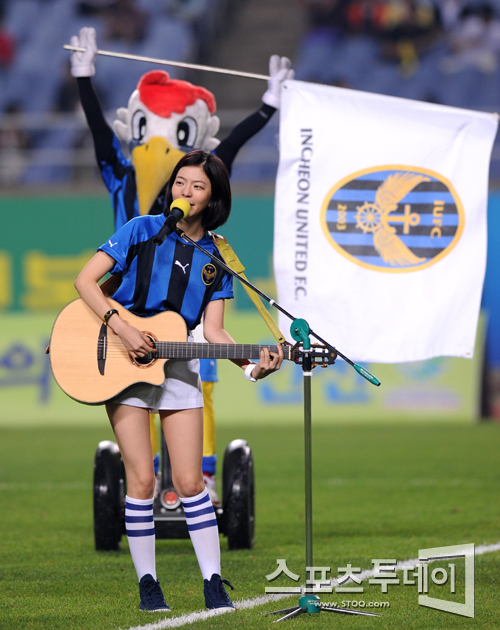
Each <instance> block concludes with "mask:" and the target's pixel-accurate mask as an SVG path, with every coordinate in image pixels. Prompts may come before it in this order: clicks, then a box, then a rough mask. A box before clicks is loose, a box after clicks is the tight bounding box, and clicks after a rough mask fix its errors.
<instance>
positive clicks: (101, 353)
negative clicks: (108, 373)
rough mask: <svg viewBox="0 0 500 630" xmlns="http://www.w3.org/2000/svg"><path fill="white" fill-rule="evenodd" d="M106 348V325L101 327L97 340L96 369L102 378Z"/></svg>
mask: <svg viewBox="0 0 500 630" xmlns="http://www.w3.org/2000/svg"><path fill="white" fill-rule="evenodd" d="M107 348H108V327H107V326H106V324H103V325H102V326H101V329H100V330H99V337H98V340H97V368H98V370H99V374H100V375H101V376H104V367H105V365H106V351H107Z"/></svg>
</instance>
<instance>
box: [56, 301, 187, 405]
mask: <svg viewBox="0 0 500 630" xmlns="http://www.w3.org/2000/svg"><path fill="white" fill-rule="evenodd" d="M109 303H110V308H116V309H117V311H118V312H119V314H120V317H121V318H122V319H123V320H125V321H126V322H127V323H128V324H130V325H132V326H135V328H137V329H139V330H141V331H142V332H144V333H146V334H148V335H150V336H151V337H152V339H153V340H154V341H156V340H160V339H169V340H171V341H181V342H186V341H187V327H186V323H185V322H184V320H183V319H182V317H181V316H180V315H179V314H178V313H173V312H165V313H159V314H158V315H154V316H153V317H148V318H144V317H137V316H135V315H133V314H132V313H130V312H129V311H127V309H125V308H123V306H121V305H120V304H118V303H117V302H115V301H114V300H109ZM102 327H103V323H102V320H101V319H99V317H97V315H96V314H95V313H94V311H93V310H92V309H91V308H89V307H88V306H87V304H86V303H85V302H84V301H83V300H81V299H77V300H74V301H73V302H70V304H68V305H67V306H66V307H65V308H64V309H63V310H62V311H61V312H60V313H59V315H58V316H57V319H56V321H55V322H54V326H53V328H52V334H51V338H50V364H51V368H52V372H53V374H54V378H55V380H56V382H57V384H58V385H59V387H60V388H61V389H62V390H63V391H64V392H65V393H66V394H67V395H68V396H70V397H71V398H74V399H75V400H77V401H78V402H82V403H87V404H91V405H92V404H93V405H98V404H103V403H105V402H106V401H108V400H110V399H112V398H114V397H115V396H117V395H118V394H120V393H121V392H122V391H124V390H125V389H127V388H128V387H130V386H131V385H135V384H136V383H149V384H151V385H161V384H162V383H163V381H164V380H165V372H164V366H165V361H167V360H168V359H154V360H152V361H151V362H150V363H149V364H147V365H138V364H135V363H133V362H132V360H131V359H130V357H129V354H128V352H127V350H126V349H125V347H124V345H123V343H122V341H121V339H120V338H119V337H118V335H115V333H114V332H113V331H112V330H111V328H107V327H105V328H104V329H103V328H102ZM104 333H105V337H106V338H105V339H103V334H104ZM103 346H104V349H105V358H104V359H102V358H101V361H100V362H99V360H98V359H99V357H100V356H101V357H102V354H103Z"/></svg>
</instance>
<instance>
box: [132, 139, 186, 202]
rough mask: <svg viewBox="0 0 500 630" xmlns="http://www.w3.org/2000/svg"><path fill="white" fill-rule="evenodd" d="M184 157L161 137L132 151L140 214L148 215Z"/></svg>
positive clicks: (150, 140)
mask: <svg viewBox="0 0 500 630" xmlns="http://www.w3.org/2000/svg"><path fill="white" fill-rule="evenodd" d="M183 155H184V153H183V152H182V151H179V149H174V148H173V147H172V145H171V144H170V142H169V141H168V140H167V139H166V138H161V137H159V136H155V137H153V138H150V139H149V140H148V142H146V143H145V144H141V145H139V146H137V147H135V149H134V150H133V151H132V164H133V166H134V169H135V180H136V184H137V200H138V202H139V213H140V214H148V212H149V210H150V209H151V206H152V205H153V203H154V201H155V199H156V198H157V197H158V195H159V194H160V191H161V189H162V188H163V187H164V186H165V184H166V183H167V181H168V179H169V177H170V175H171V174H172V171H173V170H174V167H175V165H176V164H177V162H178V161H179V160H180V159H181V157H182V156H183Z"/></svg>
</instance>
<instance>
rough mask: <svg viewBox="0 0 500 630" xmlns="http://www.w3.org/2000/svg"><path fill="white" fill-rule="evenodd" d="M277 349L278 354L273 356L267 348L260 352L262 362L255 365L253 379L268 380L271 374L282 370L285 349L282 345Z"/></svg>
mask: <svg viewBox="0 0 500 630" xmlns="http://www.w3.org/2000/svg"><path fill="white" fill-rule="evenodd" d="M277 347H278V354H271V353H270V352H269V350H268V349H267V348H262V350H261V351H260V360H259V362H258V363H256V364H255V367H254V369H253V370H252V377H253V378H254V379H255V380H260V379H262V378H266V376H269V374H272V373H273V372H276V371H277V370H279V369H280V367H281V364H282V363H283V348H282V347H281V344H278V345H277Z"/></svg>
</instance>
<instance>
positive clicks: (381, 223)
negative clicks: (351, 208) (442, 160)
mask: <svg viewBox="0 0 500 630" xmlns="http://www.w3.org/2000/svg"><path fill="white" fill-rule="evenodd" d="M428 181H430V179H429V178H428V177H424V176H423V175H416V174H414V173H394V174H393V175H389V176H388V177H387V179H386V180H385V181H383V182H382V184H381V185H380V186H379V188H378V189H377V192H376V194H375V203H370V202H366V203H364V204H363V205H362V206H358V207H357V208H356V209H357V213H356V224H357V227H358V228H359V229H361V230H363V232H364V233H365V234H373V245H374V247H375V249H376V250H377V252H378V254H379V255H380V256H381V257H382V259H383V260H384V262H386V263H389V264H390V265H392V266H393V267H395V266H400V267H406V266H409V265H416V264H418V263H421V262H423V261H424V260H425V258H419V257H418V256H415V254H414V253H413V252H412V251H411V250H410V249H409V248H408V247H407V246H406V245H405V244H404V243H403V241H402V240H401V239H400V238H399V236H397V234H396V228H395V227H393V226H392V225H390V223H402V224H403V234H409V233H410V227H415V226H417V225H418V224H419V223H420V215H419V214H418V213H416V212H411V206H410V204H405V206H404V215H403V216H393V215H391V216H389V215H390V213H391V212H393V211H394V210H396V209H397V207H398V203H399V202H400V201H401V199H404V197H405V196H406V195H407V194H408V193H409V192H411V191H412V190H413V189H414V188H415V186H417V185H418V184H420V183H421V182H428Z"/></svg>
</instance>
